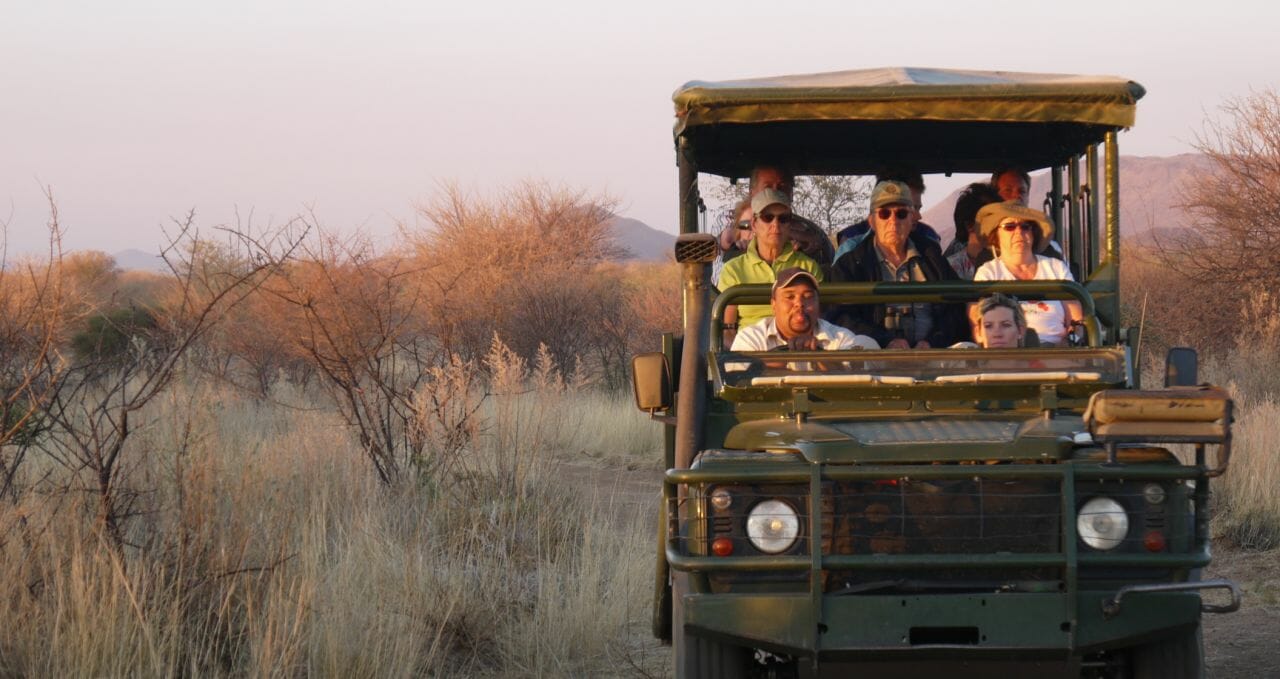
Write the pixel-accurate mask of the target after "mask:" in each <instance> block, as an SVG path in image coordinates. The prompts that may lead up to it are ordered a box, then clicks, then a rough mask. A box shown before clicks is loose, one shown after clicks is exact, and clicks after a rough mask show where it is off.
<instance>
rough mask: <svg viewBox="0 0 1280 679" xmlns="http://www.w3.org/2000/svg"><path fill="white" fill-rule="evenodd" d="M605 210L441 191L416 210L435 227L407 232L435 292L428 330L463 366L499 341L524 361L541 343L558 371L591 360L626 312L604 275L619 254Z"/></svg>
mask: <svg viewBox="0 0 1280 679" xmlns="http://www.w3.org/2000/svg"><path fill="white" fill-rule="evenodd" d="M611 208H612V203H611V202H610V201H609V200H607V199H603V198H590V197H587V196H585V195H584V194H582V193H579V192H574V191H570V190H567V189H561V188H553V187H551V186H548V185H546V184H537V183H526V184H523V185H521V186H518V187H516V188H514V189H509V190H506V191H504V192H500V193H498V194H495V195H493V196H488V197H483V198H481V197H477V196H473V195H469V194H467V193H465V192H464V191H462V190H461V189H460V188H458V187H457V186H446V187H444V188H443V189H442V190H441V192H440V194H439V195H438V196H437V198H436V199H435V200H433V201H432V202H431V203H429V204H428V205H425V206H423V207H421V208H420V209H419V211H420V213H421V214H422V216H423V217H424V219H426V220H427V221H428V222H429V223H430V224H431V228H430V229H429V230H427V231H422V232H411V231H408V230H406V232H405V240H406V242H407V244H408V247H409V249H410V252H411V253H412V254H411V256H412V257H413V259H414V261H415V262H417V263H418V266H417V268H418V269H420V270H422V271H424V272H426V275H427V277H428V280H429V281H430V285H431V286H432V288H433V295H432V304H431V305H430V307H429V313H430V325H431V327H432V328H433V330H434V331H435V332H436V333H437V336H438V337H439V339H440V341H441V343H442V344H444V345H445V346H448V347H450V348H451V349H452V350H454V351H457V352H459V353H461V354H462V355H463V357H464V358H467V359H478V358H480V357H482V356H484V355H485V354H486V353H487V352H488V350H489V344H490V340H491V339H492V338H493V336H494V335H495V334H496V335H498V336H500V337H502V338H503V339H504V340H505V341H506V342H507V343H508V344H509V345H510V348H511V349H512V350H513V351H515V352H516V353H517V354H518V355H520V356H521V357H523V358H525V359H526V360H529V359H532V358H533V357H534V355H535V354H536V352H537V350H538V347H539V345H545V346H547V347H548V350H549V351H550V352H551V354H552V357H553V358H554V359H555V361H556V362H557V363H558V364H561V365H571V364H572V363H573V361H574V359H575V358H576V357H580V356H590V355H593V354H595V353H596V349H597V348H598V347H599V346H600V345H601V344H602V343H605V342H607V341H608V334H607V331H606V329H605V328H604V325H605V323H606V322H608V321H609V320H610V319H612V318H614V317H615V316H616V315H618V314H624V313H626V306H625V298H624V296H623V295H622V291H621V290H620V287H619V286H618V284H617V280H616V278H614V277H611V276H608V275H607V274H602V271H601V269H600V265H601V264H603V263H605V262H606V261H607V260H608V259H609V258H611V257H615V256H617V255H619V254H621V250H620V249H619V247H618V246H617V245H616V244H615V243H614V241H613V237H612V234H611V232H610V230H609V222H610V220H611V219H612V211H611ZM609 367H610V368H612V366H609Z"/></svg>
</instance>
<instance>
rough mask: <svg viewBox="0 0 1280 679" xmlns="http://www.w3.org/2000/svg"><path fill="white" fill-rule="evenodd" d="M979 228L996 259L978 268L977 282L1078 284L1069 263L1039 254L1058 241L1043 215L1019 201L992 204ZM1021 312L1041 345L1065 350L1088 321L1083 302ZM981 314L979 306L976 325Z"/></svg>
mask: <svg viewBox="0 0 1280 679" xmlns="http://www.w3.org/2000/svg"><path fill="white" fill-rule="evenodd" d="M978 224H979V225H980V227H981V229H982V235H983V236H984V237H985V238H986V240H987V243H989V244H990V245H991V247H992V249H993V250H994V251H995V259H993V260H991V261H989V262H987V263H986V264H983V265H982V266H981V267H979V268H978V271H977V273H975V274H974V276H973V280H974V281H1044V280H1065V281H1069V280H1074V279H1073V278H1072V276H1071V271H1070V270H1069V269H1068V268H1067V266H1066V263H1065V262H1063V261H1061V260H1058V259H1053V258H1052V257H1045V256H1043V255H1037V254H1036V252H1038V251H1039V250H1040V246H1041V245H1043V243H1044V242H1045V241H1047V240H1048V239H1049V238H1050V237H1051V236H1052V235H1053V225H1052V224H1051V223H1050V222H1049V218H1048V217H1046V216H1045V214H1044V213H1043V212H1041V211H1039V210H1035V209H1032V208H1029V207H1027V206H1025V205H1021V204H1019V203H1017V202H1016V201H1005V202H1003V203H992V204H990V205H986V206H984V207H983V208H982V209H981V210H979V211H978ZM1021 306H1022V312H1023V314H1025V315H1026V317H1027V327H1028V328H1030V329H1032V330H1035V331H1036V335H1038V336H1039V338H1040V342H1041V344H1056V345H1061V344H1065V343H1066V339H1067V333H1068V332H1070V330H1071V326H1072V325H1073V324H1075V323H1079V322H1080V321H1081V320H1082V319H1083V313H1082V311H1081V308H1080V303H1079V302H1074V301H1070V302H1057V301H1046V300H1032V301H1023V302H1021ZM975 311H977V305H974V306H973V307H971V310H970V317H971V318H972V319H973V320H974V322H976V321H977V318H976V317H975V314H974V312H975Z"/></svg>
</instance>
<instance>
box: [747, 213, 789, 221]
mask: <svg viewBox="0 0 1280 679" xmlns="http://www.w3.org/2000/svg"><path fill="white" fill-rule="evenodd" d="M756 219H759V220H760V221H762V222H764V223H765V224H772V223H773V220H775V219H776V220H778V223H779V224H790V223H791V213H790V212H766V213H764V214H761V215H757V216H756Z"/></svg>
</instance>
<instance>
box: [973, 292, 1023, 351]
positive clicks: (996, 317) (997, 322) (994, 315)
mask: <svg viewBox="0 0 1280 679" xmlns="http://www.w3.org/2000/svg"><path fill="white" fill-rule="evenodd" d="M978 319H979V320H978V328H977V331H976V332H975V333H974V338H975V339H977V340H978V344H979V345H980V346H982V348H984V349H1011V348H1015V347H1020V346H1022V343H1023V340H1024V339H1025V338H1026V336H1027V316H1026V314H1024V313H1022V306H1021V305H1020V304H1018V298H1016V297H1010V296H1009V295H1005V294H1001V293H999V292H997V293H995V294H992V295H989V296H987V297H983V298H982V299H981V300H979V301H978Z"/></svg>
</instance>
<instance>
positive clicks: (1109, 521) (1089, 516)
mask: <svg viewBox="0 0 1280 679" xmlns="http://www.w3.org/2000/svg"><path fill="white" fill-rule="evenodd" d="M1076 532H1078V533H1079V534H1080V539H1081V540H1084V543H1085V544H1086V545H1089V546H1090V547H1092V548H1094V549H1114V548H1116V547H1118V546H1119V545H1120V543H1121V542H1124V538H1125V536H1126V535H1128V534H1129V515H1128V514H1126V513H1125V511H1124V507H1121V506H1120V503H1119V502H1116V501H1115V500H1112V499H1111V498H1109V497H1095V498H1093V499H1092V500H1089V501H1088V502H1086V503H1084V506H1083V507H1081V508H1080V512H1079V513H1078V514H1077V515H1076Z"/></svg>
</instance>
